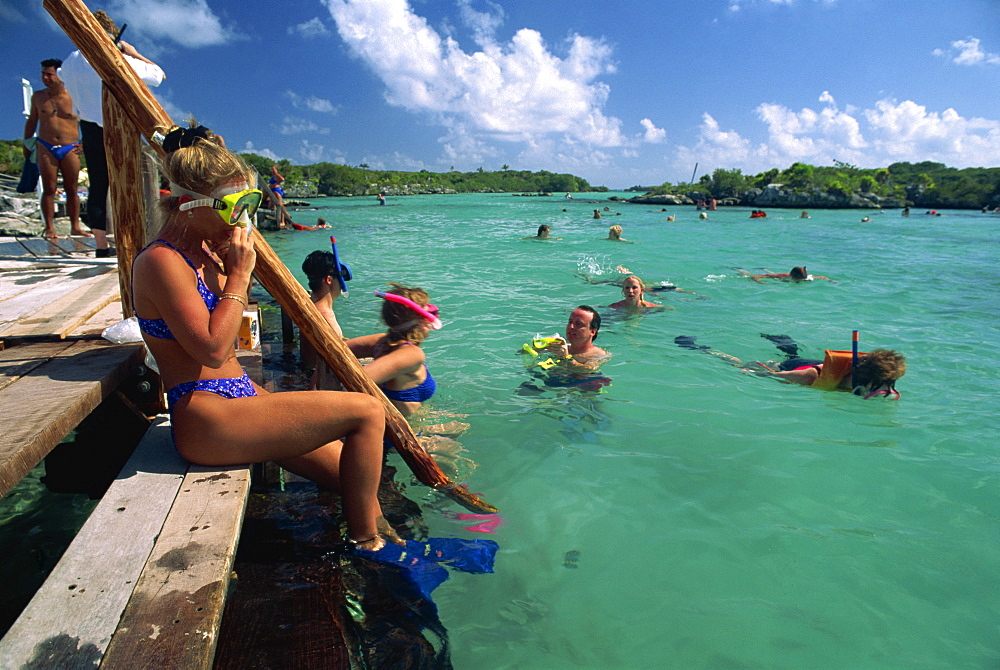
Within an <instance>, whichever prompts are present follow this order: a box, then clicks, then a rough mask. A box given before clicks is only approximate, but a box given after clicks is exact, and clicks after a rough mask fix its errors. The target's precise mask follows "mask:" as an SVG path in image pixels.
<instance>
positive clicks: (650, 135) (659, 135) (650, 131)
mask: <svg viewBox="0 0 1000 670" xmlns="http://www.w3.org/2000/svg"><path fill="white" fill-rule="evenodd" d="M639 123H640V124H642V127H643V128H645V129H646V134H645V135H644V136H643V139H644V140H645V141H647V142H651V143H653V144H656V143H658V142H662V141H663V140H664V138H666V136H667V131H666V130H664V129H663V128H657V127H656V126H655V125H653V122H652V121H650V120H649V119H643V120H642V121H640V122H639Z"/></svg>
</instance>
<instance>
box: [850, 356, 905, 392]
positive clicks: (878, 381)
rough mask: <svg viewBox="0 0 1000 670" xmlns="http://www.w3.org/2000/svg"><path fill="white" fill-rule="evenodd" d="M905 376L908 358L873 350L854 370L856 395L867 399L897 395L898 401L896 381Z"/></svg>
mask: <svg viewBox="0 0 1000 670" xmlns="http://www.w3.org/2000/svg"><path fill="white" fill-rule="evenodd" d="M905 374H906V358H905V357H904V356H903V355H902V354H900V353H898V352H896V351H892V350H890V349H873V350H872V351H870V352H868V353H867V354H865V355H864V356H862V357H861V359H860V360H859V361H858V366H857V367H856V368H855V369H854V384H855V389H854V393H855V394H857V395H864V396H865V398H866V399H867V398H871V397H873V396H877V395H886V396H892V395H895V399H898V398H899V392H898V391H896V380H898V379H899V378H900V377H902V376H903V375H905ZM859 390H861V391H863V392H862V393H859ZM883 392H884V393H883Z"/></svg>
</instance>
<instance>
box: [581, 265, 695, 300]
mask: <svg viewBox="0 0 1000 670" xmlns="http://www.w3.org/2000/svg"><path fill="white" fill-rule="evenodd" d="M615 272H617V273H618V276H617V277H609V278H607V279H605V278H602V277H594V276H591V275H589V274H587V273H586V272H580V271H578V272H577V273H576V275H577V276H578V277H580V278H581V279H583V280H584V281H585V282H587V283H588V284H611V285H612V286H620V287H624V286H625V280H626V279H628V278H629V277H631V276H634V273H633V272H632V271H631V270H629V269H628V268H627V267H625V266H624V265H619V266H618V267H616V268H615ZM640 281H642V280H640ZM642 285H643V288H644V290H646V291H649V292H650V293H689V294H691V295H693V296H697V297H698V299H699V300H705V299H707V298H708V296H704V295H701V294H700V293H695V292H694V291H688V290H685V289H682V288H680V287H678V286H677V285H676V284H674V283H672V282H669V281H657V282H648V281H642Z"/></svg>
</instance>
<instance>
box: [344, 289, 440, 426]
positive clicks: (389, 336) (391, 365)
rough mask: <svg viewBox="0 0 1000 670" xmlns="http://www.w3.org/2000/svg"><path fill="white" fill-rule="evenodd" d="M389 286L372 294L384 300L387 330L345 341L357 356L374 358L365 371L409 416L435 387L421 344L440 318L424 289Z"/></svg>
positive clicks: (431, 394)
mask: <svg viewBox="0 0 1000 670" xmlns="http://www.w3.org/2000/svg"><path fill="white" fill-rule="evenodd" d="M389 285H390V286H391V287H392V288H391V289H390V290H389V291H386V292H382V291H376V293H375V294H376V295H377V296H379V297H381V298H383V299H384V300H385V302H384V303H383V304H382V320H383V321H384V322H385V324H386V326H388V330H386V332H385V333H375V334H374V335H364V336H362V337H354V338H351V339H349V340H347V342H346V344H347V346H348V347H349V348H350V349H351V351H352V352H353V353H354V355H355V356H357V357H358V358H366V357H372V358H374V359H375V360H373V361H372V362H371V363H369V364H368V365H366V366H365V372H367V373H368V376H369V377H371V378H372V381H374V382H375V383H376V384H378V385H379V388H381V389H382V392H383V393H385V395H386V397H387V398H388V399H389V401H390V402H391V403H392V404H393V406H395V407H396V409H398V410H399V412H400V413H401V414H402V415H403V416H409V415H411V414H413V413H414V412H416V411H417V410H418V409H420V407H421V406H422V405H423V403H424V402H426V401H427V400H430V399H431V397H432V396H433V395H434V392H435V391H436V390H437V385H436V383H435V381H434V377H432V376H431V373H430V370H428V369H427V363H426V356H425V355H424V351H423V349H421V348H420V343H421V342H423V341H424V340H425V339H426V338H427V336H428V335H429V334H430V331H431V330H437V329H439V328H441V321H440V319H438V317H437V313H438V310H437V307H435V306H434V305H432V304H430V297H429V296H428V295H427V291H425V290H424V289H422V288H418V287H413V288H410V287H407V286H403V285H402V284H397V283H395V282H390V284H389Z"/></svg>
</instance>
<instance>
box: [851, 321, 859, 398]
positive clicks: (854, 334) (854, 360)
mask: <svg viewBox="0 0 1000 670" xmlns="http://www.w3.org/2000/svg"><path fill="white" fill-rule="evenodd" d="M857 369H858V331H856V330H852V331H851V390H852V391H853V390H854V389H856V388H857V386H858V385H857V379H856V378H857V374H856V372H855V371H856V370H857Z"/></svg>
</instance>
